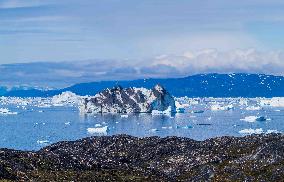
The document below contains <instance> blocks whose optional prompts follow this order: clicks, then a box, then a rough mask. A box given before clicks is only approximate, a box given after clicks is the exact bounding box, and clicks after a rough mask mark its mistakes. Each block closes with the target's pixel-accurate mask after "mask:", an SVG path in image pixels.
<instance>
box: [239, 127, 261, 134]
mask: <svg viewBox="0 0 284 182" xmlns="http://www.w3.org/2000/svg"><path fill="white" fill-rule="evenodd" d="M239 133H240V134H248V135H251V134H261V133H263V129H262V128H258V129H251V128H249V129H243V130H240V131H239Z"/></svg>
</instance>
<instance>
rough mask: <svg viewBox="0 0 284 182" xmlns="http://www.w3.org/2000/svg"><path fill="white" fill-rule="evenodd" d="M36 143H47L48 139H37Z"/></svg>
mask: <svg viewBox="0 0 284 182" xmlns="http://www.w3.org/2000/svg"><path fill="white" fill-rule="evenodd" d="M36 143H37V144H46V143H49V141H48V140H38V141H37V142H36Z"/></svg>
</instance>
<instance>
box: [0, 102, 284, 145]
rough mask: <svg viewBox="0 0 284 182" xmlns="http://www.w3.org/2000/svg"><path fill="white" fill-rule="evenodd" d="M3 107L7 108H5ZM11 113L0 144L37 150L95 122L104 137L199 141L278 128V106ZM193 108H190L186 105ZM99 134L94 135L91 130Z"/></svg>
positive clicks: (1, 120) (1, 125) (1, 126)
mask: <svg viewBox="0 0 284 182" xmlns="http://www.w3.org/2000/svg"><path fill="white" fill-rule="evenodd" d="M5 107H7V106H5ZM8 107H9V109H10V110H11V111H17V112H18V114H16V115H0V131H1V132H0V147H1V148H13V149H20V150H38V149H40V148H42V147H44V146H46V145H50V144H52V143H55V142H58V141H63V140H77V139H80V138H84V137H89V136H92V135H96V134H89V133H88V132H87V129H88V128H95V127H96V124H100V125H101V126H108V128H109V131H108V133H107V135H115V134H129V135H133V136H138V137H145V136H161V137H166V136H181V137H189V138H192V139H195V140H205V139H208V138H211V137H217V136H242V134H240V133H239V131H240V130H243V129H249V128H252V129H258V128H262V129H263V131H264V132H266V131H267V130H277V131H279V132H284V124H283V123H284V108H264V109H263V110H259V111H247V110H241V109H240V108H235V109H234V110H230V111H211V110H205V109H204V112H200V113H191V112H190V110H186V112H185V113H179V114H175V115H172V116H167V115H151V114H129V115H128V118H124V117H121V115H120V114H103V115H101V114H96V115H82V114H80V113H79V111H78V109H77V108H76V107H50V108H38V107H32V106H31V107H27V109H26V110H23V109H19V108H17V107H16V106H13V105H9V106H8ZM190 109H193V108H190ZM246 116H265V117H266V118H269V120H267V121H256V122H245V121H242V120H240V119H243V118H245V117H246ZM97 135H100V134H97Z"/></svg>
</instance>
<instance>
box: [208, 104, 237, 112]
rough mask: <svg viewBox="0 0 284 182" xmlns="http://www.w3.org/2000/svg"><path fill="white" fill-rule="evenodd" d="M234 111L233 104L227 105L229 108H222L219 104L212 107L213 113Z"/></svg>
mask: <svg viewBox="0 0 284 182" xmlns="http://www.w3.org/2000/svg"><path fill="white" fill-rule="evenodd" d="M232 109H234V106H233V105H232V104H230V105H227V106H221V105H218V104H216V105H212V106H211V110H212V111H229V110H232Z"/></svg>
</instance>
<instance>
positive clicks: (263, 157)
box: [0, 134, 284, 181]
mask: <svg viewBox="0 0 284 182" xmlns="http://www.w3.org/2000/svg"><path fill="white" fill-rule="evenodd" d="M283 174H284V136H283V135H281V134H269V135H253V136H246V137H241V138H237V137H221V138H214V139H208V140H205V141H194V140H192V139H188V138H179V137H167V138H159V137H148V138H136V137H131V136H127V135H118V136H104V137H91V138H84V139H81V140H78V141H75V142H71V141H69V142H59V143H56V144H53V145H51V146H48V147H46V148H43V149H41V150H39V151H37V152H24V151H15V150H8V149H0V180H4V179H5V180H9V181H10V180H11V181H283Z"/></svg>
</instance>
